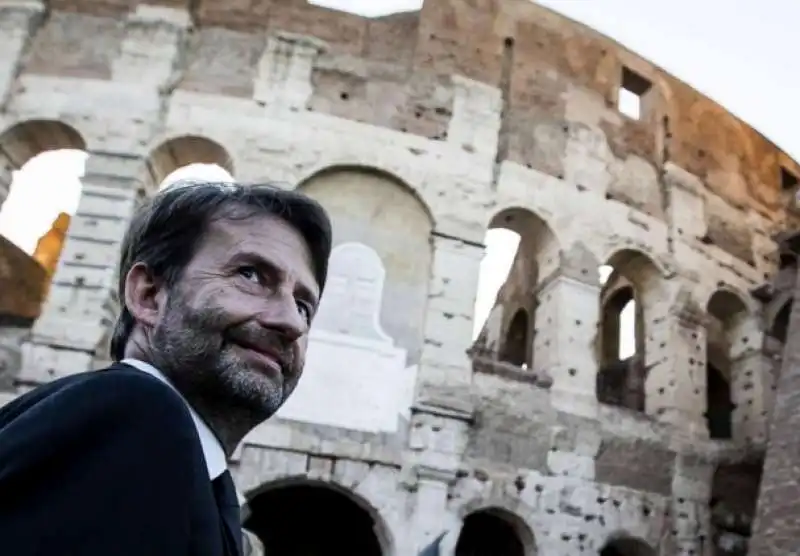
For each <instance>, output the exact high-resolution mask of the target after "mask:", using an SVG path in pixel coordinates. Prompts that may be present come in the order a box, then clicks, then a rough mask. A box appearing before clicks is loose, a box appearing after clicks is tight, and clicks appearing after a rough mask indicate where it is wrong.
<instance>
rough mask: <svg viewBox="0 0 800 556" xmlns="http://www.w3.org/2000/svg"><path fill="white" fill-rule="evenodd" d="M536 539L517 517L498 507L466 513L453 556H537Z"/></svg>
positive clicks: (525, 524)
mask: <svg viewBox="0 0 800 556" xmlns="http://www.w3.org/2000/svg"><path fill="white" fill-rule="evenodd" d="M537 553H538V552H537V547H536V537H535V536H534V534H533V531H531V529H530V527H528V525H527V523H525V521H524V520H523V519H522V518H521V517H519V516H518V515H517V514H515V513H513V512H510V511H508V510H506V509H505V508H501V507H498V506H486V507H482V508H480V509H475V510H472V511H470V512H469V513H467V514H466V515H465V516H464V517H463V518H462V523H461V530H460V532H459V534H458V539H457V540H456V544H455V551H454V556H536V554H537Z"/></svg>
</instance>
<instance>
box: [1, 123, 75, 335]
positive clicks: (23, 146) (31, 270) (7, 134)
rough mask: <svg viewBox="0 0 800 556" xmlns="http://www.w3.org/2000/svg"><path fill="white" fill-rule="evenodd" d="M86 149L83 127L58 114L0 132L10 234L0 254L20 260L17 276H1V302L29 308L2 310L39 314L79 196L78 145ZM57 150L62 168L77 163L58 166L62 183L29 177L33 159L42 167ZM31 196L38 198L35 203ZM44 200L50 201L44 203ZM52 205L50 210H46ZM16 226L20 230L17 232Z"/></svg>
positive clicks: (4, 222)
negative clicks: (79, 128) (71, 172)
mask: <svg viewBox="0 0 800 556" xmlns="http://www.w3.org/2000/svg"><path fill="white" fill-rule="evenodd" d="M85 150H86V141H85V139H84V137H83V136H82V135H81V133H79V132H78V131H77V130H76V129H75V128H74V127H72V126H71V125H69V124H67V123H64V122H62V121H58V120H44V119H36V120H27V121H22V122H19V123H16V124H14V125H12V126H11V127H9V128H7V129H6V130H5V131H3V132H2V134H0V230H2V231H0V234H3V235H4V236H6V237H5V239H6V240H10V241H4V242H3V243H2V245H0V249H2V250H3V252H2V253H0V259H12V260H16V261H17V263H16V264H15V266H14V274H15V276H14V280H13V281H6V280H2V279H0V292H2V294H0V296H2V298H3V300H2V302H0V304H1V305H3V309H1V310H0V313H6V312H7V311H10V312H12V313H14V312H16V313H18V312H19V311H20V310H22V309H23V305H24V311H23V312H24V313H25V314H24V315H22V314H5V315H2V314H0V316H4V317H6V318H8V317H23V316H24V318H25V320H26V321H30V319H31V318H36V317H38V315H39V312H40V311H41V307H42V304H43V303H44V300H45V298H46V297H47V292H48V289H49V285H50V280H51V278H52V276H53V273H54V272H55V269H56V266H57V263H58V260H59V259H60V256H61V251H62V248H63V245H64V241H65V239H66V234H67V230H68V228H69V224H70V220H71V213H72V212H73V211H74V210H75V209H76V208H77V205H78V202H79V200H80V194H81V183H80V176H81V175H82V173H83V164H84V161H85V154H82V153H80V152H79V151H85ZM56 151H58V152H56ZM70 151H75V152H74V153H73V152H70ZM40 156H41V157H48V158H47V159H45V158H41V157H40ZM53 156H56V157H57V159H58V160H57V161H56V162H57V163H58V164H59V165H63V166H61V167H60V168H59V169H60V170H62V171H67V172H68V171H69V170H71V169H72V168H73V167H74V169H75V172H76V173H75V175H72V176H69V175H62V172H56V173H55V175H56V176H58V177H57V178H56V177H54V178H53V180H56V179H58V180H62V183H56V184H54V183H50V182H49V177H48V179H47V180H43V179H41V177H39V176H36V179H35V180H34V181H30V179H25V176H26V172H28V171H30V170H32V169H33V170H35V168H34V167H33V166H34V165H36V166H38V167H39V168H42V167H43V166H44V164H45V163H49V162H53V161H52V160H50V161H48V159H49V158H51V157H53ZM72 157H77V158H75V159H73V158H72ZM67 163H69V164H67ZM35 173H37V174H38V172H35ZM28 175H29V174H28ZM69 181H71V182H72V183H71V184H70V185H71V186H72V188H73V189H72V190H71V191H70V192H69V194H68V195H66V193H65V187H66V186H67V183H64V182H69ZM25 182H30V183H25ZM42 182H44V183H42ZM38 184H41V185H38ZM29 186H30V187H37V186H38V187H43V188H48V189H50V188H51V187H52V188H53V189H50V190H51V191H57V192H58V193H59V194H65V195H66V196H65V197H63V198H61V195H50V196H48V195H47V193H48V191H47V189H45V190H43V191H34V190H31V189H28V187H29ZM43 197H45V198H46V200H47V201H48V202H47V203H45V202H44V201H45V199H43ZM54 197H55V198H58V199H59V201H58V202H57V203H51V202H50V199H51V198H54ZM31 202H35V203H36V204H35V205H32V204H31ZM40 203H41V204H40ZM42 204H44V205H49V206H46V207H43V206H42ZM48 209H49V211H51V214H47V211H48ZM15 231H17V232H18V233H16V234H15V233H14V232H15ZM22 300H24V302H22ZM18 303H22V305H18Z"/></svg>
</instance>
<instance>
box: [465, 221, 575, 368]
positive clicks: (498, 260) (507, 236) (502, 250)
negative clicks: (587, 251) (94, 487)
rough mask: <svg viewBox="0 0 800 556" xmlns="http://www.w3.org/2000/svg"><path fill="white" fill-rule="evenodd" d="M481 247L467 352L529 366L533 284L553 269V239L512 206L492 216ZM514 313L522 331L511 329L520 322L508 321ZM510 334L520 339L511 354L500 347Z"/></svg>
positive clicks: (535, 291)
mask: <svg viewBox="0 0 800 556" xmlns="http://www.w3.org/2000/svg"><path fill="white" fill-rule="evenodd" d="M486 246H487V249H486V256H485V258H484V260H483V261H482V263H481V268H480V275H479V278H478V295H477V299H476V303H475V328H474V335H475V337H476V340H475V344H474V346H473V356H474V357H476V358H479V359H481V360H482V361H497V362H500V363H504V364H507V365H511V366H514V367H524V368H531V367H532V366H533V364H534V361H533V351H534V350H533V344H534V341H535V327H536V308H537V305H538V294H539V287H540V285H541V283H542V280H543V279H544V278H546V277H547V276H550V275H551V274H552V273H553V272H555V271H556V270H557V269H558V265H559V263H560V260H559V247H558V242H557V240H556V237H555V234H554V233H553V231H552V230H551V229H550V227H549V226H548V225H547V223H545V221H544V220H542V219H541V218H540V217H539V216H537V215H536V214H534V213H532V212H530V211H528V210H525V209H518V208H514V209H507V210H504V211H502V212H500V213H499V214H497V215H496V216H495V217H494V218H493V219H492V221H491V222H490V224H489V231H488V232H487V234H486ZM519 311H524V314H525V317H526V319H525V320H526V321H527V322H526V323H525V324H526V330H525V333H524V335H523V333H522V330H521V329H520V328H513V327H512V325H513V326H517V327H519V326H521V325H522V324H523V323H522V322H521V321H517V323H516V324H515V323H514V320H515V319H518V318H521V317H520V316H519V315H520V313H519ZM510 332H513V333H514V334H516V335H517V336H516V338H519V340H520V341H521V340H522V338H524V341H525V346H524V349H522V348H520V349H518V350H517V351H513V352H512V351H509V350H506V349H505V347H504V345H505V343H506V342H508V341H510V337H509V333H510ZM521 354H524V358H523V357H522V356H521ZM512 355H513V357H511V356H512Z"/></svg>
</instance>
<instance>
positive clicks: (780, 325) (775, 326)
mask: <svg viewBox="0 0 800 556" xmlns="http://www.w3.org/2000/svg"><path fill="white" fill-rule="evenodd" d="M791 314H792V300H789V301H787V302H786V303H785V304H784V305H783V307H781V309H780V311H778V314H776V315H775V319H774V320H773V321H772V326H770V327H769V336H770V337H771V338H774V339H776V340H777V341H778V342H780V344H781V345H785V344H786V337H787V335H788V334H789V316H790V315H791Z"/></svg>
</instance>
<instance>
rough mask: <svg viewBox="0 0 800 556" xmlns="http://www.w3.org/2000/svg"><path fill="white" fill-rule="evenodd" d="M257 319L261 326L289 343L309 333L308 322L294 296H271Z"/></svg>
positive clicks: (278, 294) (279, 294)
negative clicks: (278, 334) (274, 332)
mask: <svg viewBox="0 0 800 556" xmlns="http://www.w3.org/2000/svg"><path fill="white" fill-rule="evenodd" d="M256 318H257V321H258V323H259V324H260V325H261V326H263V327H264V328H269V329H272V330H274V331H276V332H279V333H280V334H281V335H282V336H283V337H284V338H285V339H286V340H287V341H288V342H294V341H295V340H297V339H298V338H300V337H301V336H303V335H304V334H305V333H306V332H308V322H306V319H305V318H304V316H303V314H302V313H301V311H300V309H299V308H298V306H297V301H296V300H295V299H294V296H292V295H285V294H281V293H277V294H275V295H272V296H270V298H269V299H268V300H267V301H266V303H265V306H264V308H263V310H262V311H261V312H259V313H258V315H257V317H256Z"/></svg>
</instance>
